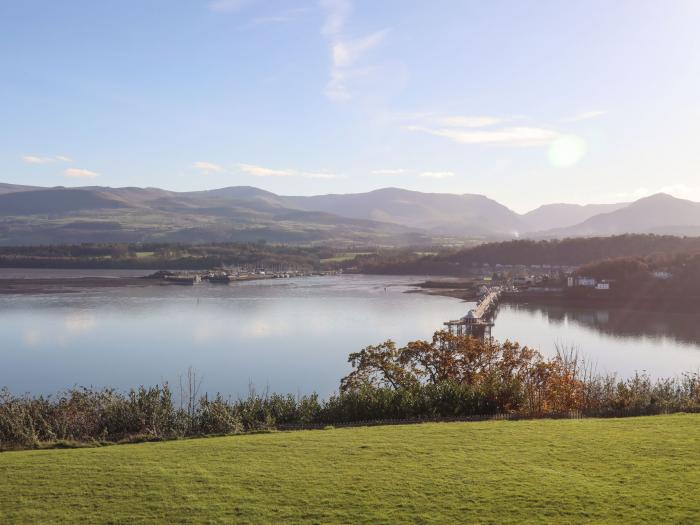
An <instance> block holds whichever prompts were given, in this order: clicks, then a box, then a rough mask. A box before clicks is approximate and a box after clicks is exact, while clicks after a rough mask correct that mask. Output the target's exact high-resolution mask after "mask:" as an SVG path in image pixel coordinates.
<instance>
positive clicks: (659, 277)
mask: <svg viewBox="0 0 700 525" xmlns="http://www.w3.org/2000/svg"><path fill="white" fill-rule="evenodd" d="M577 274H579V275H581V276H587V277H593V278H595V279H597V280H607V281H611V289H610V292H609V295H610V296H611V297H612V298H619V299H621V300H624V302H625V303H634V302H639V303H643V302H647V303H650V302H654V303H656V305H657V306H659V307H664V308H666V307H668V308H671V307H672V306H674V305H675V306H677V307H678V308H681V309H682V308H685V307H686V306H689V305H698V304H700V254H676V255H673V254H657V255H654V256H647V257H618V258H613V259H603V260H600V261H596V262H594V263H590V264H586V265H584V266H582V267H580V268H579V269H578V270H577Z"/></svg>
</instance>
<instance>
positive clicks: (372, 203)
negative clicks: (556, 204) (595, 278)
mask: <svg viewBox="0 0 700 525" xmlns="http://www.w3.org/2000/svg"><path fill="white" fill-rule="evenodd" d="M284 202H286V203H288V204H290V205H292V206H296V207H298V208H300V209H304V210H313V211H323V212H327V213H334V214H337V215H342V216H344V217H353V218H357V219H369V220H375V221H381V222H388V223H394V224H402V225H404V226H408V227H411V228H418V229H422V230H427V231H430V232H434V233H443V234H450V235H456V236H460V237H484V238H489V237H512V236H513V235H514V234H515V233H516V232H521V231H523V229H524V227H525V223H524V222H523V220H522V219H521V217H520V216H519V215H518V214H517V213H515V212H514V211H512V210H510V209H508V208H506V207H505V206H503V205H502V204H499V203H498V202H496V201H494V200H492V199H489V198H487V197H484V196H483V195H471V194H465V195H455V194H451V193H421V192H418V191H409V190H403V189H399V188H384V189H380V190H375V191H370V192H367V193H352V194H346V195H317V196H313V197H284Z"/></svg>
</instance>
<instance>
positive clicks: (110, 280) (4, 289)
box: [0, 277, 165, 295]
mask: <svg viewBox="0 0 700 525" xmlns="http://www.w3.org/2000/svg"><path fill="white" fill-rule="evenodd" d="M164 284H165V283H163V282H161V281H157V280H154V279H145V278H143V277H51V278H24V279H0V295H9V294H23V295H24V294H26V295H30V294H58V293H76V292H79V291H81V290H85V289H86V288H123V287H127V286H130V287H144V286H161V285H164Z"/></svg>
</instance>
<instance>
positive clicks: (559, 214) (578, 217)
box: [522, 203, 628, 232]
mask: <svg viewBox="0 0 700 525" xmlns="http://www.w3.org/2000/svg"><path fill="white" fill-rule="evenodd" d="M627 204H628V203H619V204H586V205H581V204H562V203H558V204H544V205H542V206H540V207H539V208H536V209H534V210H532V211H529V212H527V213H525V214H524V215H523V216H522V220H523V221H524V222H525V224H526V225H527V231H528V232H539V231H543V230H548V229H551V228H552V227H557V228H567V227H570V226H575V225H577V224H579V223H581V222H583V221H586V220H588V219H590V218H591V217H594V216H596V215H600V214H601V213H609V212H612V211H615V210H619V209H620V208H624V207H625V206H627Z"/></svg>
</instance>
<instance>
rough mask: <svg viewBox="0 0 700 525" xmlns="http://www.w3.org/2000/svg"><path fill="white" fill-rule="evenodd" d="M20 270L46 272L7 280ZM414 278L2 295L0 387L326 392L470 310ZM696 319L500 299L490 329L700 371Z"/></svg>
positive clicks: (627, 365)
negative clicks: (184, 384) (189, 385)
mask: <svg viewBox="0 0 700 525" xmlns="http://www.w3.org/2000/svg"><path fill="white" fill-rule="evenodd" d="M8 272H9V271H8V270H0V278H2V277H9V275H8ZM22 272H24V273H22ZM22 275H25V276H35V277H39V276H48V275H47V272H46V271H43V270H42V271H31V272H28V273H27V272H26V271H14V274H13V275H12V276H13V277H15V276H16V277H21V276H22ZM55 275H56V273H55V272H54V271H51V276H55ZM71 275H74V276H78V275H80V276H85V275H88V276H89V275H96V274H95V273H92V272H89V271H87V272H86V271H77V272H73V273H72V274H71ZM103 275H115V274H114V273H111V274H110V273H106V274H103ZM130 275H134V274H133V273H131V274H130ZM63 276H65V275H63ZM418 280H419V279H417V278H410V277H383V276H354V275H353V276H337V277H311V278H299V279H284V280H269V281H253V282H248V283H237V284H233V285H228V286H227V285H210V284H202V285H198V286H194V287H187V286H153V287H145V288H113V289H108V288H102V289H92V290H84V291H81V292H79V293H74V294H54V295H7V296H0V334H1V336H0V386H7V387H9V388H10V389H11V390H12V391H14V392H31V393H34V394H40V393H44V394H46V393H53V392H56V391H58V390H61V389H64V388H66V387H70V386H73V385H85V386H88V385H92V386H113V387H117V388H122V389H123V388H129V387H134V386H138V385H141V384H145V385H152V384H155V383H160V382H163V381H166V380H167V381H169V382H171V383H175V384H176V383H177V381H178V376H179V374H182V373H185V372H186V371H187V368H188V367H189V366H192V367H194V368H196V369H197V370H198V371H199V373H200V375H201V377H202V378H203V386H202V388H203V390H207V391H209V392H216V391H220V392H222V393H223V394H224V395H227V396H228V395H231V396H237V395H245V394H246V393H247V391H248V388H249V385H250V384H253V385H254V386H255V387H256V389H257V390H259V391H260V390H264V389H269V390H270V391H276V392H291V393H308V392H312V391H316V392H319V393H320V394H322V395H327V394H328V393H330V392H332V391H334V390H336V389H337V387H338V383H339V380H340V378H341V377H342V376H343V375H345V374H346V373H347V372H348V371H349V365H348V363H347V356H348V354H349V353H350V352H353V351H357V350H359V349H361V348H362V347H364V346H366V345H368V344H377V343H380V342H382V341H384V340H386V339H389V338H393V339H394V340H396V341H397V342H399V343H405V342H407V341H409V340H412V339H417V338H429V337H430V336H431V334H432V333H433V331H434V330H436V329H438V328H440V327H441V326H442V322H443V321H445V320H447V319H454V318H457V317H459V316H461V315H463V314H464V313H465V312H466V311H467V309H468V308H469V307H470V306H471V305H470V304H466V303H463V302H461V301H459V300H457V299H453V298H448V297H438V296H428V295H424V294H416V293H404V292H406V291H407V290H409V289H411V287H410V284H411V283H414V282H417V281H418ZM698 321H700V316H678V315H671V314H664V315H661V314H655V315H653V316H649V315H647V316H642V317H632V316H631V315H628V314H624V313H620V312H616V311H609V310H606V311H603V310H601V311H595V310H572V309H560V308H559V309H557V308H532V307H523V306H519V307H518V306H508V305H505V306H502V307H501V309H500V310H499V312H498V315H497V319H496V327H495V329H494V335H495V336H496V337H497V338H499V339H506V338H510V339H513V340H518V341H521V342H522V343H527V344H529V345H531V346H534V347H536V348H538V349H540V350H541V351H542V352H543V353H545V354H552V353H553V352H554V351H555V343H562V344H569V345H576V346H577V347H578V348H579V349H580V352H581V353H582V354H583V355H586V356H588V357H589V358H591V359H592V360H594V361H596V362H597V364H598V369H599V370H600V371H616V372H618V373H620V374H621V375H630V374H632V373H634V371H636V370H639V371H641V370H648V371H649V372H651V373H652V374H653V375H655V376H667V375H675V374H678V373H681V372H683V371H695V370H698V369H700V328H698V327H700V323H699V322H698Z"/></svg>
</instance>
